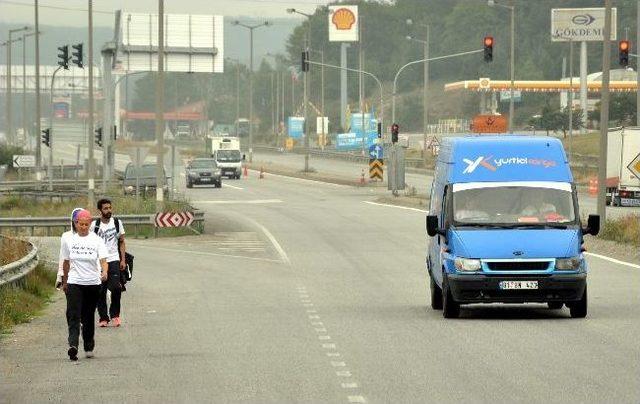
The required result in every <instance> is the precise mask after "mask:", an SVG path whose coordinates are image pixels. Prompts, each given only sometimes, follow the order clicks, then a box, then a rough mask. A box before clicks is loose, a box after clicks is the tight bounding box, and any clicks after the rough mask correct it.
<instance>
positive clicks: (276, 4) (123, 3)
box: [0, 0, 329, 27]
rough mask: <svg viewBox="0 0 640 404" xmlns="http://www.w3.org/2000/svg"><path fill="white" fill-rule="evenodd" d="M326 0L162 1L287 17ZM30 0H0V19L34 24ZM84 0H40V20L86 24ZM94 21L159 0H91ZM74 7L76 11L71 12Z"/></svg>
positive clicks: (172, 6) (176, 6) (183, 8)
mask: <svg viewBox="0 0 640 404" xmlns="http://www.w3.org/2000/svg"><path fill="white" fill-rule="evenodd" d="M328 2H329V0H165V2H164V4H165V6H164V7H165V12H166V13H175V14H219V15H226V16H250V17H256V18H260V17H271V18H273V17H287V16H289V17H290V16H291V15H290V14H287V12H286V9H287V8H296V9H299V10H300V11H303V12H308V13H312V12H313V10H315V8H316V7H317V6H319V5H323V4H326V3H328ZM33 4H34V1H33V0H0V21H1V22H4V23H8V24H14V23H25V24H33V18H34V11H33ZM87 4H88V1H87V0H40V22H41V23H42V24H44V25H59V26H76V27H82V26H86V13H83V12H82V10H83V9H84V10H86V7H87ZM93 9H94V24H95V25H102V26H113V22H114V20H113V15H112V14H111V13H112V12H113V11H114V10H118V9H123V10H127V11H133V12H149V13H155V12H156V11H157V10H158V0H94V1H93ZM74 10H75V11H74Z"/></svg>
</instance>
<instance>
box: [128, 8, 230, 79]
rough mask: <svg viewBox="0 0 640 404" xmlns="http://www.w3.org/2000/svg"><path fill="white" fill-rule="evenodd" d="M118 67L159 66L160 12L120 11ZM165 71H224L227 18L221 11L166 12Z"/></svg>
mask: <svg viewBox="0 0 640 404" xmlns="http://www.w3.org/2000/svg"><path fill="white" fill-rule="evenodd" d="M116 22H117V25H116V38H117V44H116V51H117V58H116V60H118V63H117V64H116V70H118V71H121V72H127V73H129V72H134V71H156V70H157V69H158V15H157V14H144V13H130V12H125V11H118V15H117V16H116ZM164 30H165V36H166V38H165V48H164V50H165V53H166V54H165V59H164V61H165V71H167V72H187V73H222V72H223V71H224V20H223V17H222V16H221V15H191V14H165V21H164Z"/></svg>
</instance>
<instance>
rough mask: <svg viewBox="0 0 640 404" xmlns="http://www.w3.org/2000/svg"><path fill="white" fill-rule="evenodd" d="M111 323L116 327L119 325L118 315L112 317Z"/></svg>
mask: <svg viewBox="0 0 640 404" xmlns="http://www.w3.org/2000/svg"><path fill="white" fill-rule="evenodd" d="M112 320H113V325H114V326H116V327H120V324H121V323H120V317H114V318H113V319H112Z"/></svg>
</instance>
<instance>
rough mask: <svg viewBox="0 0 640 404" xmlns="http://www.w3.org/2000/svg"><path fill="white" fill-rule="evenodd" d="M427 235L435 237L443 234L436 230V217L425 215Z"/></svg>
mask: <svg viewBox="0 0 640 404" xmlns="http://www.w3.org/2000/svg"><path fill="white" fill-rule="evenodd" d="M427 234H428V235H429V237H435V236H437V235H438V234H443V231H441V230H440V229H439V228H438V216H435V215H427ZM443 235H444V234H443Z"/></svg>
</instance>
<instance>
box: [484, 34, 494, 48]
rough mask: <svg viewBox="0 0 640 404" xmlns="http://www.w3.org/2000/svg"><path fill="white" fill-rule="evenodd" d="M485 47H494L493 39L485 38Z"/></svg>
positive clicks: (490, 37)
mask: <svg viewBox="0 0 640 404" xmlns="http://www.w3.org/2000/svg"><path fill="white" fill-rule="evenodd" d="M484 46H493V37H492V36H485V37H484Z"/></svg>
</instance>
